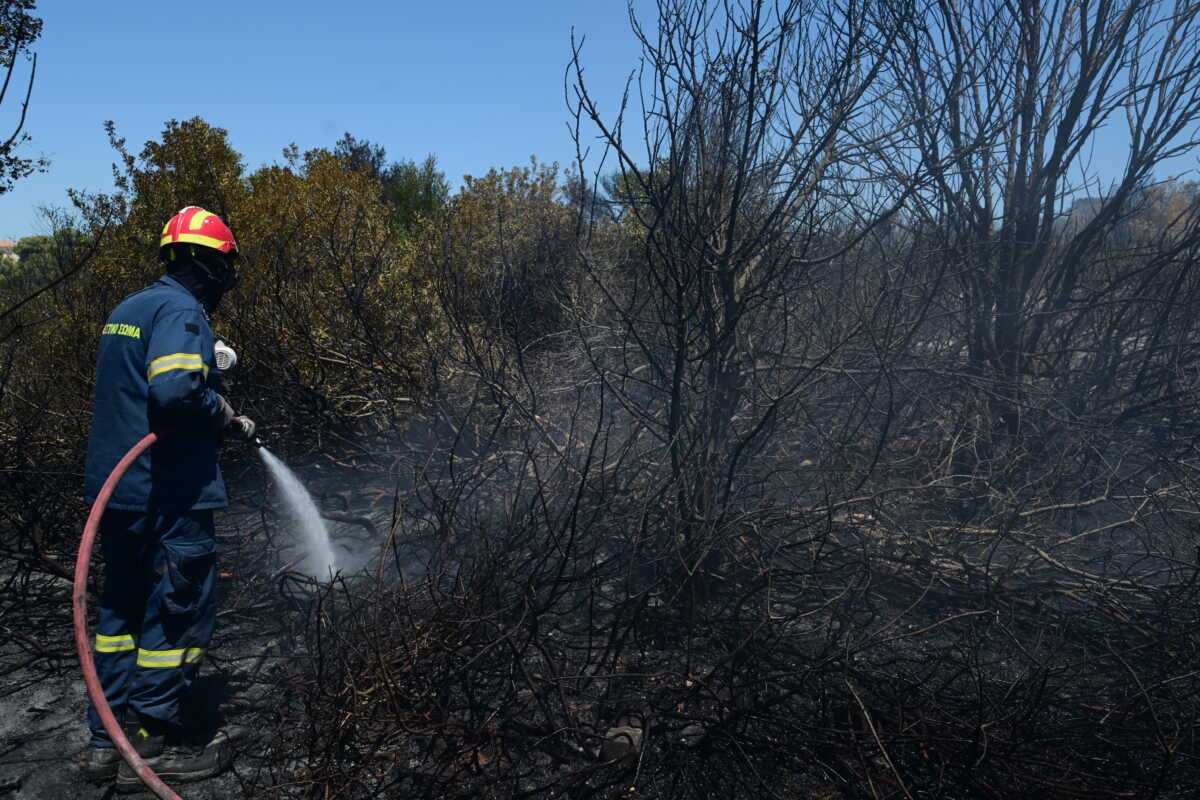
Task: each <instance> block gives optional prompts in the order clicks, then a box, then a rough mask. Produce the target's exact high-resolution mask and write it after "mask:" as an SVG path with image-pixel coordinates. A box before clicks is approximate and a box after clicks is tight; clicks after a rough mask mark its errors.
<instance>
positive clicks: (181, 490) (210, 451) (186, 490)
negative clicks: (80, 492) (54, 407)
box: [84, 275, 229, 512]
mask: <svg viewBox="0 0 1200 800" xmlns="http://www.w3.org/2000/svg"><path fill="white" fill-rule="evenodd" d="M219 381H220V378H219V373H218V372H217V369H216V366H215V364H214V356H213V332H212V328H211V327H210V326H209V323H208V316H207V315H206V314H205V313H204V308H203V306H201V305H200V301H199V300H197V299H196V298H195V297H194V296H193V295H192V293H191V292H189V291H188V290H187V289H186V288H185V287H184V286H183V284H182V283H180V282H179V281H177V280H176V279H175V278H172V277H171V276H169V275H164V276H163V277H161V278H159V279H158V280H157V281H156V282H155V283H153V284H151V285H150V286H148V287H146V288H145V289H142V290H141V291H139V292H134V293H133V294H131V295H129V296H128V297H126V298H125V299H124V300H122V301H121V303H120V305H118V306H117V307H116V309H114V310H113V312H112V315H111V316H110V317H109V318H108V324H106V325H105V326H104V329H103V330H102V332H101V335H100V346H99V353H98V355H97V357H96V399H95V407H94V414H93V419H92V433H91V437H90V438H89V440H88V452H87V464H86V468H85V473H84V491H85V494H86V496H87V500H88V502H89V503H91V502H94V501H95V499H96V495H97V494H99V492H100V488H101V487H102V486H103V485H104V481H105V480H107V479H108V475H109V473H110V472H112V469H113V467H115V466H116V465H117V462H118V461H120V460H121V457H122V456H124V455H125V453H127V452H128V451H129V449H130V448H131V447H133V446H134V445H135V444H137V443H138V441H140V440H141V439H142V437H144V436H145V435H146V434H147V433H148V432H150V431H151V430H153V431H156V432H160V431H163V430H165V429H172V432H171V434H170V435H168V436H164V437H162V438H160V439H159V440H158V442H156V443H155V444H154V446H152V447H151V448H150V449H149V450H148V451H146V452H145V453H143V454H142V456H141V457H140V458H139V459H138V460H137V461H136V462H135V463H134V464H132V465H131V466H130V467H129V470H128V471H127V472H126V473H125V477H124V479H123V480H122V481H121V483H120V484H119V485H118V486H117V489H116V492H115V493H114V494H113V497H112V500H111V501H110V502H109V504H108V507H109V508H117V509H123V510H128V511H142V510H149V509H154V510H157V511H167V512H171V511H189V510H199V509H207V508H223V507H225V506H226V505H228V502H229V499H228V495H227V494H226V492H225V481H224V479H223V478H222V477H221V468H220V466H219V465H218V464H217V445H218V440H219V434H218V433H217V431H218V430H219V429H220V427H221V422H222V421H223V420H222V415H221V410H220V403H219V400H218V392H217V388H216V387H218V386H219Z"/></svg>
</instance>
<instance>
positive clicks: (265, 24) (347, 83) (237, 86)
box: [0, 0, 654, 239]
mask: <svg viewBox="0 0 1200 800" xmlns="http://www.w3.org/2000/svg"><path fill="white" fill-rule="evenodd" d="M637 6H638V8H639V13H643V14H644V13H646V12H648V11H652V10H653V8H654V6H653V3H650V2H642V0H638V3H637ZM642 9H644V11H643V10H642ZM36 14H37V15H38V16H40V17H41V18H42V20H43V32H42V38H41V39H40V40H39V41H38V42H37V44H36V45H35V47H34V50H35V51H36V52H37V54H38V64H37V70H38V71H37V77H36V81H35V84H34V91H33V99H32V102H31V104H30V111H29V117H28V120H27V123H26V131H27V132H28V133H29V134H30V135H31V137H32V142H31V143H30V144H29V145H26V147H25V148H24V150H23V153H24V154H25V155H28V156H35V155H39V154H44V155H45V156H46V157H48V158H49V159H50V160H51V166H50V169H49V171H48V172H46V173H44V174H40V175H34V176H31V177H29V178H26V179H24V180H22V181H20V182H18V183H17V185H16V187H15V189H14V190H13V191H12V192H10V193H8V194H5V195H0V238H10V239H16V238H19V237H21V236H27V235H32V234H36V233H43V232H45V230H44V228H45V224H44V223H42V222H41V221H40V220H39V218H38V215H37V212H36V209H37V207H39V206H47V205H49V206H63V207H65V206H68V205H69V201H68V199H67V196H66V190H67V189H68V188H77V189H86V190H91V191H108V190H111V188H112V169H111V165H112V162H113V161H114V153H113V150H112V148H111V147H110V146H109V144H108V140H107V138H106V137H105V134H104V129H103V124H104V121H105V120H108V119H111V120H113V121H114V122H115V123H116V125H117V131H118V133H119V134H120V135H121V136H124V137H125V139H126V142H127V144H128V146H129V148H130V150H131V151H132V152H134V153H135V154H136V153H137V152H139V151H140V150H141V148H142V145H143V144H144V143H145V142H146V141H148V140H153V139H158V138H159V136H160V134H161V132H162V129H163V125H164V123H165V122H166V121H167V120H169V119H189V118H191V117H195V116H200V117H202V118H204V120H205V121H207V122H208V123H210V124H212V125H215V126H218V127H222V128H225V129H226V130H227V131H229V138H230V141H231V143H232V145H233V147H234V149H235V150H237V151H238V152H239V153H241V154H242V156H243V158H244V161H245V164H246V167H247V168H248V169H249V170H254V169H256V168H257V167H260V166H262V165H264V164H270V163H272V162H277V161H281V160H282V156H281V151H282V150H283V148H284V147H285V146H287V145H289V144H291V143H293V142H294V143H295V144H296V145H298V146H299V147H300V149H301V150H302V151H303V150H306V149H309V148H312V147H322V146H324V147H332V146H333V144H334V143H335V142H336V141H337V139H339V138H340V137H341V135H342V134H343V133H345V132H347V131H348V132H350V133H352V134H353V135H354V136H356V137H358V138H359V139H369V140H371V141H372V142H374V143H377V144H380V145H383V146H384V147H385V148H386V150H387V154H388V157H389V158H390V159H393V160H398V159H415V160H418V161H419V160H421V159H423V158H424V157H425V156H427V155H429V154H431V153H432V154H433V155H436V156H437V157H438V163H439V166H440V168H441V169H442V171H443V172H445V174H446V177H447V179H448V180H449V181H450V183H451V185H452V186H455V187H457V186H458V185H459V183H460V181H461V178H462V176H463V175H464V174H472V175H482V174H484V173H485V172H487V170H488V169H490V168H492V167H500V168H504V167H512V166H517V165H526V164H528V163H529V158H530V156H534V155H536V156H537V157H538V158H539V159H540V160H541V161H544V162H551V161H558V162H559V163H560V164H561V165H563V166H566V165H567V164H568V163H569V162H570V161H571V160H572V159H573V156H574V145H573V143H572V141H571V138H570V135H569V133H568V129H567V123H568V122H569V119H570V118H569V114H568V110H567V105H566V100H565V98H564V91H563V77H564V72H565V70H566V67H567V64H568V62H569V60H570V57H571V29H572V27H574V29H575V31H576V33H577V35H580V34H582V35H584V36H586V42H585V45H584V59H583V60H584V64H585V66H586V68H587V75H588V81H589V85H590V86H591V87H593V88H594V90H595V93H596V95H597V96H598V97H600V98H606V99H607V100H606V102H607V105H609V106H610V107H611V108H613V110H614V113H615V110H616V107H617V103H618V101H619V98H620V91H621V89H622V87H623V86H624V81H625V79H626V77H627V76H628V75H629V73H630V72H631V71H632V70H634V69H635V68H636V67H637V64H638V55H639V52H640V51H639V49H638V47H637V43H636V41H635V40H634V37H633V34H632V31H631V29H630V25H629V20H628V15H627V12H626V3H625V0H590V2H588V1H586V0H510V2H494V1H493V2H483V0H478V1H476V0H433V1H432V2H430V1H429V0H423V1H422V2H412V1H410V0H334V1H333V2H327V3H315V2H309V1H307V0H296V1H294V2H277V1H276V0H265V1H264V0H243V2H236V3H235V2H227V1H226V0H208V2H204V3H163V2H154V3H151V2H147V1H146V0H112V1H111V2H98V1H97V0H41V2H39V3H38V9H37V12H36ZM20 77H22V76H18V78H20ZM24 77H25V78H26V79H27V77H28V73H27V72H26V73H25V74H24ZM14 94H15V93H14V92H12V90H11V89H10V95H9V98H8V99H7V100H6V101H5V103H4V104H3V106H0V129H2V128H4V127H11V125H12V124H13V123H14V122H15V120H16V108H17V103H15V102H14V101H13V95H14Z"/></svg>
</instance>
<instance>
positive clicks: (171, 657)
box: [137, 647, 204, 667]
mask: <svg viewBox="0 0 1200 800" xmlns="http://www.w3.org/2000/svg"><path fill="white" fill-rule="evenodd" d="M203 660H204V648H203V647H186V648H182V649H179V650H143V649H142V648H140V647H139V648H138V651H137V665H138V666H139V667H182V666H183V665H184V664H198V663H200V662H201V661H203Z"/></svg>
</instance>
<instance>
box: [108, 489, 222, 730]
mask: <svg viewBox="0 0 1200 800" xmlns="http://www.w3.org/2000/svg"><path fill="white" fill-rule="evenodd" d="M100 535H101V547H102V549H103V552H104V589H103V592H102V594H101V599H100V614H99V617H100V618H99V621H98V624H97V626H96V640H95V647H94V654H95V659H96V671H97V673H98V676H99V678H100V683H101V685H102V686H103V687H104V695H105V697H106V698H107V699H108V703H109V706H111V708H112V711H113V714H114V716H116V718H117V721H118V722H124V721H125V719H126V716H127V712H128V711H129V710H133V711H136V712H138V713H139V714H141V715H142V716H146V717H152V718H154V719H157V720H161V721H163V722H166V723H169V724H172V725H179V724H181V723H183V722H184V720H183V718H182V717H183V714H184V705H185V703H186V702H187V695H188V690H189V689H190V687H191V684H192V680H193V679H194V678H195V675H196V671H197V669H198V668H199V665H200V662H201V661H202V660H203V659H204V655H205V652H206V650H207V649H208V645H209V642H210V641H211V639H212V633H213V627H214V625H215V623H216V582H217V581H216V578H217V575H216V554H217V544H216V538H215V528H214V524H213V512H212V511H211V510H205V511H182V512H175V513H159V512H144V511H120V510H115V509H109V510H108V511H106V512H105V514H104V517H103V518H102V519H101V521H100ZM88 726H89V727H90V728H91V731H92V744H93V745H94V746H97V747H112V746H113V744H112V740H111V739H110V738H109V736H108V733H107V732H106V731H105V730H104V726H103V724H102V723H101V722H100V717H99V715H98V714H97V713H96V709H95V707H94V706H93V705H92V704H90V703H89V707H88Z"/></svg>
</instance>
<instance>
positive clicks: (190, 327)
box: [183, 322, 200, 336]
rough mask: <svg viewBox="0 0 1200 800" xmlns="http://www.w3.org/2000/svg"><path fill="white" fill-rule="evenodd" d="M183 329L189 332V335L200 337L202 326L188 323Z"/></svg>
mask: <svg viewBox="0 0 1200 800" xmlns="http://www.w3.org/2000/svg"><path fill="white" fill-rule="evenodd" d="M183 329H184V330H185V331H187V332H188V333H194V334H196V335H197V336H199V335H200V326H199V325H193V324H192V323H190V322H188V323H185V324H184V326H183Z"/></svg>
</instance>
